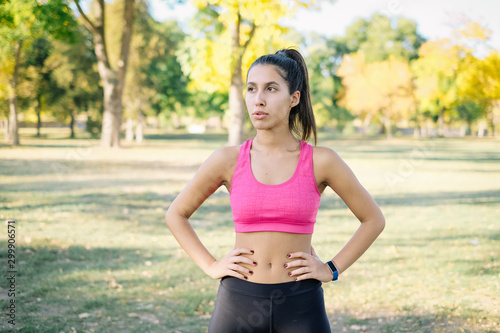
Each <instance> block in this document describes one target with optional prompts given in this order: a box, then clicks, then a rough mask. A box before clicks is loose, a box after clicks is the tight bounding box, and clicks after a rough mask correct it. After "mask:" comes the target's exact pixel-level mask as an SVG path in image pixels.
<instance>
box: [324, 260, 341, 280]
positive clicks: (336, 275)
mask: <svg viewBox="0 0 500 333" xmlns="http://www.w3.org/2000/svg"><path fill="white" fill-rule="evenodd" d="M326 264H327V265H328V267H330V270H331V271H332V274H333V279H332V281H337V280H338V278H339V270H338V269H337V267H335V264H334V263H333V261H331V260H330V261H327V262H326Z"/></svg>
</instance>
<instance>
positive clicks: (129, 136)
mask: <svg viewBox="0 0 500 333" xmlns="http://www.w3.org/2000/svg"><path fill="white" fill-rule="evenodd" d="M125 141H127V142H132V141H134V121H133V120H132V118H128V119H127V129H126V132H125Z"/></svg>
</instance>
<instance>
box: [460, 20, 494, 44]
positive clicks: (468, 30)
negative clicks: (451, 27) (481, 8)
mask: <svg viewBox="0 0 500 333" xmlns="http://www.w3.org/2000/svg"><path fill="white" fill-rule="evenodd" d="M456 32H458V34H459V35H461V36H463V37H465V38H473V39H480V40H487V39H489V38H490V37H491V30H490V29H488V28H483V27H482V26H481V24H479V23H478V22H473V21H470V20H466V21H465V27H464V28H463V29H458V30H457V31H456Z"/></svg>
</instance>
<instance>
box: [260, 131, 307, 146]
mask: <svg viewBox="0 0 500 333" xmlns="http://www.w3.org/2000/svg"><path fill="white" fill-rule="evenodd" d="M299 142H300V140H298V139H297V138H295V137H294V136H293V135H292V133H291V132H290V130H289V129H287V130H286V132H280V133H278V132H276V131H262V130H260V131H259V130H258V131H257V134H256V135H255V138H254V140H253V146H257V147H258V148H262V149H265V150H268V151H270V150H274V151H283V150H286V151H295V150H297V148H298V147H300V143H299Z"/></svg>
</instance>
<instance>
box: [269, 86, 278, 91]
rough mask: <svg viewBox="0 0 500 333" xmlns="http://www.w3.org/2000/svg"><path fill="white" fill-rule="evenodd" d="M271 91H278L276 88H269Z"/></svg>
mask: <svg viewBox="0 0 500 333" xmlns="http://www.w3.org/2000/svg"><path fill="white" fill-rule="evenodd" d="M267 89H268V90H269V91H276V90H277V89H276V88H275V87H268V88H267Z"/></svg>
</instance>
